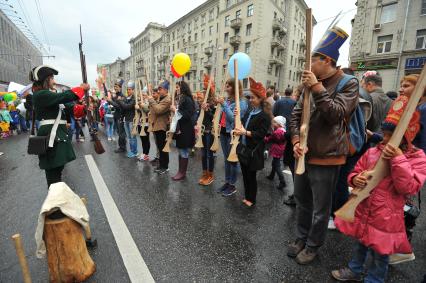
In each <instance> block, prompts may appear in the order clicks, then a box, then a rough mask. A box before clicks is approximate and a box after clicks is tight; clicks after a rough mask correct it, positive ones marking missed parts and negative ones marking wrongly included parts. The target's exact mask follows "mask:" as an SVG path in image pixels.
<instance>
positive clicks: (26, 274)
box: [12, 234, 31, 283]
mask: <svg viewBox="0 0 426 283" xmlns="http://www.w3.org/2000/svg"><path fill="white" fill-rule="evenodd" d="M12 240H13V243H14V244H15V249H16V255H17V256H18V259H19V265H20V266H21V270H22V277H23V279H24V282H25V283H31V276H30V269H29V268H28V263H27V259H26V257H25V252H24V248H23V246H22V241H21V235H20V234H15V235H13V236H12Z"/></svg>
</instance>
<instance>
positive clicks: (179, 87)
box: [170, 81, 195, 181]
mask: <svg viewBox="0 0 426 283" xmlns="http://www.w3.org/2000/svg"><path fill="white" fill-rule="evenodd" d="M176 95H177V97H179V106H178V108H177V109H176V107H175V106H174V105H172V106H170V110H171V111H173V112H176V111H178V113H179V114H180V115H181V118H180V119H179V121H178V124H177V127H176V131H175V134H174V137H175V138H176V147H177V148H178V150H179V170H178V172H177V173H176V175H175V176H173V177H172V179H173V180H174V181H181V180H183V179H185V177H186V170H187V169H188V158H189V151H190V150H191V148H192V147H193V146H194V144H195V132H194V121H193V117H194V114H195V102H194V99H193V98H192V93H191V89H190V88H189V86H188V84H187V83H186V82H184V81H180V82H178V83H177V84H176Z"/></svg>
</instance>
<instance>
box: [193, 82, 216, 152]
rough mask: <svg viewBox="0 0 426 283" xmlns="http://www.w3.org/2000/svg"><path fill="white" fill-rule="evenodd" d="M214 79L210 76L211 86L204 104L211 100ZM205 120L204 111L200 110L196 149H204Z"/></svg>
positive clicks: (208, 87)
mask: <svg viewBox="0 0 426 283" xmlns="http://www.w3.org/2000/svg"><path fill="white" fill-rule="evenodd" d="M212 79H213V75H211V76H210V79H209V84H208V86H207V91H206V94H205V95H204V100H203V103H207V99H208V98H209V95H210V88H211V84H212ZM203 120H204V109H203V108H201V110H200V116H198V120H197V129H198V131H197V135H196V136H195V138H196V141H197V142H196V143H195V147H196V148H203V147H204V145H203V134H204V125H203Z"/></svg>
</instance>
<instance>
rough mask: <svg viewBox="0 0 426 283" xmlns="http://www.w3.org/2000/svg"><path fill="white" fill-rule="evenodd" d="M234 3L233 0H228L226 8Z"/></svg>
mask: <svg viewBox="0 0 426 283" xmlns="http://www.w3.org/2000/svg"><path fill="white" fill-rule="evenodd" d="M231 5H232V0H226V8H229V7H231Z"/></svg>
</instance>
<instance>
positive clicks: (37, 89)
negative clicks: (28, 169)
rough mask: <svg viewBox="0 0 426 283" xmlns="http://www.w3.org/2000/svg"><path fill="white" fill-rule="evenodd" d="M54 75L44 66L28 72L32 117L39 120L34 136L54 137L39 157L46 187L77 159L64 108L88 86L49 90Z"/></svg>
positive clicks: (80, 96)
mask: <svg viewBox="0 0 426 283" xmlns="http://www.w3.org/2000/svg"><path fill="white" fill-rule="evenodd" d="M57 74H58V71H57V70H55V69H54V68H52V67H49V66H47V65H41V66H38V67H35V68H33V69H32V71H31V72H30V80H31V81H32V82H33V86H32V92H33V99H32V103H33V106H34V112H35V120H38V121H40V128H39V129H38V131H37V136H48V135H50V136H51V137H52V136H53V139H54V143H53V147H49V148H48V150H47V153H46V154H43V155H39V156H38V157H39V166H40V169H43V170H44V171H45V173H46V180H47V187H48V188H49V187H50V185H51V184H53V183H57V182H61V180H62V170H63V169H64V166H65V164H67V163H68V162H71V161H73V160H74V159H75V158H76V157H75V153H74V150H73V148H72V144H71V139H70V137H69V132H68V129H67V127H66V120H65V113H64V111H63V109H65V107H72V103H71V102H74V101H78V100H80V99H82V98H83V97H84V91H87V90H89V89H90V85H88V84H81V85H80V88H73V90H67V91H64V92H62V93H56V92H52V91H51V89H52V88H53V87H54V85H55V84H56V82H55V79H54V76H55V75H57ZM64 104H65V106H64ZM59 112H60V113H59ZM58 113H59V114H58ZM59 115H60V116H59ZM58 116H59V117H60V119H59V120H58V124H57V129H56V130H55V128H54V127H53V126H54V124H55V119H56V118H57V117H58Z"/></svg>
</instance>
